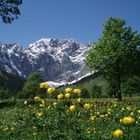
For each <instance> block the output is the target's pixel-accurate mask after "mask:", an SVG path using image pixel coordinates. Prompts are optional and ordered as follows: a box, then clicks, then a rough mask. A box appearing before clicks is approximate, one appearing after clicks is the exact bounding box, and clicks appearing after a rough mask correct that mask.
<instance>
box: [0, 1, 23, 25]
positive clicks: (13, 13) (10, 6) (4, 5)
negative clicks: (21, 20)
mask: <svg viewBox="0 0 140 140" xmlns="http://www.w3.org/2000/svg"><path fill="white" fill-rule="evenodd" d="M20 4H22V0H0V17H1V19H2V21H3V22H4V23H12V22H13V21H14V19H17V18H18V15H20V9H19V5H20Z"/></svg>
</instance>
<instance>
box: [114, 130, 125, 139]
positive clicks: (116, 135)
mask: <svg viewBox="0 0 140 140" xmlns="http://www.w3.org/2000/svg"><path fill="white" fill-rule="evenodd" d="M122 135H123V131H122V130H120V129H118V130H116V131H114V132H113V137H115V138H119V137H121V136H122Z"/></svg>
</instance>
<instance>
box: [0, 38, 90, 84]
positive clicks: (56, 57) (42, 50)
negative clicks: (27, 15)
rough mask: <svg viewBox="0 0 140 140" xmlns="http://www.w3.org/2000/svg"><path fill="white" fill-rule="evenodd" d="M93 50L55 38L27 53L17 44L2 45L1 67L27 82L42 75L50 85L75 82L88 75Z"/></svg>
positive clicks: (44, 40) (41, 43)
mask: <svg viewBox="0 0 140 140" xmlns="http://www.w3.org/2000/svg"><path fill="white" fill-rule="evenodd" d="M90 47H91V45H90V44H82V43H79V42H77V41H75V40H74V39H61V40H58V39H54V38H48V39H47V38H42V39H40V40H38V41H36V42H34V43H31V44H30V45H29V46H28V47H27V48H25V49H23V48H22V47H21V46H20V45H18V44H17V43H14V44H4V43H0V67H1V68H2V69H4V70H6V71H7V72H9V73H12V74H15V75H19V76H21V77H24V78H26V77H27V76H28V75H29V74H30V73H31V72H33V71H38V72H40V73H42V75H43V77H44V78H45V80H46V81H54V82H60V81H64V82H71V81H73V80H75V79H77V78H80V77H82V76H84V75H85V74H86V73H88V71H87V70H86V67H85V64H84V59H85V56H86V54H87V52H88V50H89V49H90Z"/></svg>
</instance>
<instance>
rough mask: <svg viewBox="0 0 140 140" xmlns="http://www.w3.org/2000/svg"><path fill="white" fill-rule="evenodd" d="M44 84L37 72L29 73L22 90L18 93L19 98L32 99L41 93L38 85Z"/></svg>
mask: <svg viewBox="0 0 140 140" xmlns="http://www.w3.org/2000/svg"><path fill="white" fill-rule="evenodd" d="M41 82H44V79H43V77H42V75H41V74H40V73H38V72H33V73H31V74H30V75H29V76H28V78H27V81H26V82H25V84H24V86H23V89H22V91H21V92H19V98H33V97H35V96H36V95H39V94H40V93H41V89H40V88H39V84H40V83H41Z"/></svg>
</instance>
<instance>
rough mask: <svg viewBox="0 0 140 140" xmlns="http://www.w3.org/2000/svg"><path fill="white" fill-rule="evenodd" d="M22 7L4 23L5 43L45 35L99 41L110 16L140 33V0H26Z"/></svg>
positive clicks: (2, 38)
mask: <svg viewBox="0 0 140 140" xmlns="http://www.w3.org/2000/svg"><path fill="white" fill-rule="evenodd" d="M20 9H21V16H19V19H18V20H15V21H14V22H13V23H12V24H4V23H2V22H0V41H1V42H4V43H15V42H16V43H19V44H20V45H22V46H23V47H27V46H28V45H29V44H30V43H32V42H34V41H37V40H39V39H41V38H57V39H66V38H74V39H75V40H77V41H79V42H83V43H86V42H91V41H92V42H95V41H97V40H98V38H99V37H100V36H101V33H102V29H103V23H104V21H105V20H106V19H107V18H108V17H110V16H114V17H120V18H123V19H124V20H126V24H127V25H128V26H131V27H132V28H133V30H137V31H138V32H139V33H140V0H23V4H22V5H21V6H20Z"/></svg>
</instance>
